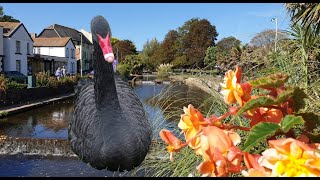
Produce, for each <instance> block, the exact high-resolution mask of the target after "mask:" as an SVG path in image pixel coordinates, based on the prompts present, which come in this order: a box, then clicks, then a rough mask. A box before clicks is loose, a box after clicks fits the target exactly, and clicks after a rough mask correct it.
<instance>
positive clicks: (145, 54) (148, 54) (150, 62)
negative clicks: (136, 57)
mask: <svg viewBox="0 0 320 180" xmlns="http://www.w3.org/2000/svg"><path fill="white" fill-rule="evenodd" d="M159 46H160V42H158V40H157V39H156V38H154V39H151V40H150V41H149V40H148V41H147V42H146V43H145V44H144V45H143V49H142V59H143V61H144V63H145V65H146V68H147V69H149V70H154V69H155V67H156V65H157V64H156V63H157V61H154V58H155V57H153V58H152V56H153V55H154V54H155V51H156V50H157V49H158V48H159Z"/></svg>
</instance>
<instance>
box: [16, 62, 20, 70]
mask: <svg viewBox="0 0 320 180" xmlns="http://www.w3.org/2000/svg"><path fill="white" fill-rule="evenodd" d="M16 71H18V72H21V61H20V60H16Z"/></svg>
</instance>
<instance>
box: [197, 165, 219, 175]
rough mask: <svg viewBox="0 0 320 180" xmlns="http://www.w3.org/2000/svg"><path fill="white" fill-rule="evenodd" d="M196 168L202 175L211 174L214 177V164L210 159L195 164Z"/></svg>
mask: <svg viewBox="0 0 320 180" xmlns="http://www.w3.org/2000/svg"><path fill="white" fill-rule="evenodd" d="M197 170H198V171H199V172H200V173H201V174H202V175H203V176H211V177H214V176H215V174H214V171H215V165H214V164H213V163H212V162H210V161H204V162H202V163H201V164H199V166H197Z"/></svg>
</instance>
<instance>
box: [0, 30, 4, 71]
mask: <svg viewBox="0 0 320 180" xmlns="http://www.w3.org/2000/svg"><path fill="white" fill-rule="evenodd" d="M3 57H4V54H3V27H2V26H0V72H1V71H2V70H3V64H2V61H3Z"/></svg>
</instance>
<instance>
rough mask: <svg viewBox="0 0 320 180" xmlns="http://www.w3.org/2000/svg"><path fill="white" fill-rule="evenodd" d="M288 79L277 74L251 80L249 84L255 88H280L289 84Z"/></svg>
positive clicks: (284, 75) (283, 75) (286, 76)
mask: <svg viewBox="0 0 320 180" xmlns="http://www.w3.org/2000/svg"><path fill="white" fill-rule="evenodd" d="M288 78H289V76H288V75H286V74H281V73H277V74H272V75H269V76H265V77H261V78H257V79H254V80H251V81H249V84H250V85H251V86H252V87H254V88H271V87H274V88H278V87H280V86H282V85H283V84H284V83H285V82H287V81H288Z"/></svg>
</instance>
